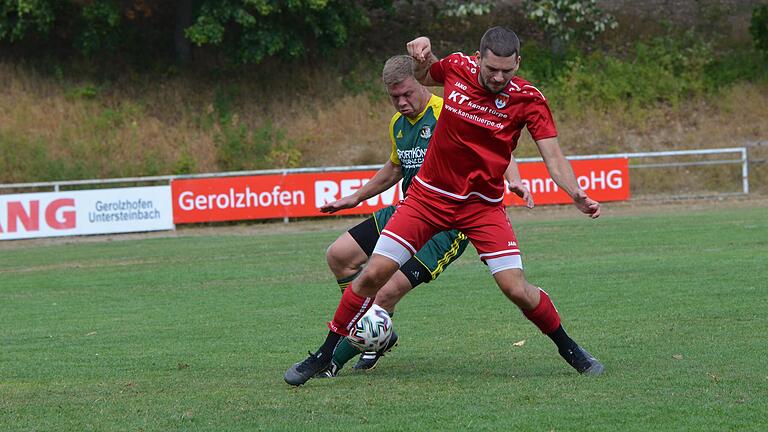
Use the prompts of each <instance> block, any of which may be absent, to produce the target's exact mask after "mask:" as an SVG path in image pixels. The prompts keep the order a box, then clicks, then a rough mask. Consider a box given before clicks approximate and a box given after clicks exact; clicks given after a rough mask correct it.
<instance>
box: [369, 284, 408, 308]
mask: <svg viewBox="0 0 768 432" xmlns="http://www.w3.org/2000/svg"><path fill="white" fill-rule="evenodd" d="M403 294H404V293H401V292H400V291H399V290H396V289H394V290H393V289H389V286H388V285H387V286H384V288H382V289H381V290H379V292H378V293H376V304H377V305H379V306H381V307H383V308H384V309H386V310H387V311H393V310H394V309H395V305H396V304H397V302H399V301H400V299H401V298H402V297H403Z"/></svg>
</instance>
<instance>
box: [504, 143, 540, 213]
mask: <svg viewBox="0 0 768 432" xmlns="http://www.w3.org/2000/svg"><path fill="white" fill-rule="evenodd" d="M504 178H505V179H506V180H507V182H508V183H509V186H508V187H509V190H510V192H512V193H514V194H515V195H517V196H519V197H520V198H522V199H523V201H525V206H526V207H528V208H533V206H534V202H533V196H532V195H531V192H530V191H529V190H528V188H527V187H526V186H525V184H524V183H523V179H522V178H521V177H520V170H519V169H518V167H517V161H516V160H515V157H514V156H512V158H511V159H510V160H509V165H508V166H507V170H506V171H505V172H504Z"/></svg>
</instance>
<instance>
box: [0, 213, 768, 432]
mask: <svg viewBox="0 0 768 432" xmlns="http://www.w3.org/2000/svg"><path fill="white" fill-rule="evenodd" d="M514 211H519V210H513V212H514ZM639 213H642V212H639ZM513 217H514V216H513ZM355 221H356V220H350V224H351V223H354V222H355ZM516 229H517V231H518V236H519V239H520V242H521V245H522V247H523V251H524V254H525V255H524V262H525V263H526V269H527V274H528V278H529V279H530V280H531V281H532V282H534V283H537V284H539V285H541V286H542V287H544V288H545V289H546V290H547V291H548V292H549V293H550V295H551V296H552V298H553V300H554V301H555V304H556V305H557V307H558V309H559V311H560V313H561V315H562V316H563V321H564V324H565V326H566V328H567V329H568V330H569V331H570V333H571V334H572V335H573V336H574V338H575V339H576V340H577V341H579V342H581V343H582V344H583V345H584V346H585V347H586V348H587V349H588V350H590V351H591V352H592V353H593V354H595V355H596V356H597V357H598V358H600V359H601V360H602V361H603V362H604V363H605V365H606V368H607V372H606V374H605V375H603V376H601V377H597V378H588V377H582V376H579V375H577V374H576V373H575V372H573V371H572V370H571V369H570V367H568V366H567V365H566V364H565V363H564V362H563V361H562V360H561V359H560V357H559V356H558V355H557V353H556V350H555V348H554V345H553V344H552V343H551V342H550V341H549V339H548V338H546V337H545V336H543V335H541V334H539V333H538V331H537V330H536V328H535V327H534V326H533V325H532V324H530V323H529V322H528V321H527V320H525V319H524V318H523V317H522V315H521V314H520V313H519V312H518V311H517V310H516V309H515V308H514V307H513V306H512V304H511V303H509V302H508V301H507V300H505V299H504V297H503V296H502V294H501V293H500V292H499V290H498V289H497V288H496V287H495V286H494V284H493V283H492V280H491V278H490V276H489V275H488V273H487V270H486V269H485V268H484V266H483V265H482V264H481V263H480V262H479V261H478V260H477V257H476V255H475V253H474V250H472V249H471V248H470V249H469V250H468V251H467V253H466V254H465V256H464V257H463V258H461V259H460V260H459V261H458V262H456V263H455V265H454V266H452V267H451V268H449V269H448V270H447V271H446V273H445V274H443V275H442V276H441V277H440V278H439V280H438V281H437V282H436V283H432V284H429V285H426V286H423V287H420V288H419V289H417V290H416V291H414V292H413V293H412V294H410V295H409V296H408V297H406V298H405V299H404V300H403V301H402V303H401V304H400V308H399V310H398V313H397V315H396V316H395V323H396V326H397V328H398V332H399V334H400V336H401V344H400V347H399V348H397V349H396V350H395V351H394V352H393V353H392V354H391V355H389V356H387V357H386V358H385V359H384V360H383V361H382V363H381V364H380V365H379V367H378V368H377V369H376V370H375V371H372V372H369V373H354V372H353V371H351V370H346V369H345V370H344V371H343V372H342V375H341V376H340V377H339V378H337V379H333V380H311V381H309V382H308V383H307V385H305V386H303V387H300V388H291V387H289V386H288V385H286V384H285V383H283V379H282V376H283V372H284V371H285V370H286V369H287V368H288V367H289V366H290V365H291V364H292V363H294V362H296V361H299V360H300V359H303V358H304V357H305V356H306V352H307V350H309V349H315V348H316V347H317V345H319V343H320V342H321V341H322V339H323V337H324V334H325V333H326V330H325V327H324V322H325V321H326V320H327V319H328V318H329V317H330V316H331V314H332V313H333V310H334V308H335V306H336V304H337V302H338V298H339V294H338V288H336V287H335V284H334V281H333V279H332V277H331V276H330V274H329V273H328V271H327V270H326V268H325V260H324V252H325V248H326V247H327V245H328V244H329V243H330V242H331V241H332V240H333V239H334V238H335V237H336V236H337V235H338V234H339V231H338V230H335V229H334V230H330V229H322V228H321V229H319V230H317V229H316V230H314V231H312V232H303V233H282V234H281V233H270V234H259V235H217V236H207V237H200V236H181V237H168V238H151V239H144V240H125V241H123V240H121V241H96V242H91V241H89V242H78V241H58V242H53V244H48V243H39V242H38V243H29V242H27V243H24V242H16V243H14V244H13V245H12V246H11V247H4V248H3V249H0V430H1V431H171V430H173V431H175V430H190V431H196V430H207V431H239V430H242V431H251V430H268V431H273V430H296V431H315V430H386V431H390V430H414V431H431V430H461V431H472V430H523V431H527V430H531V431H552V430H554V431H580V430H588V431H591V430H604V431H619V430H620V431H625V430H638V431H646V430H657V431H666V430H692V431H702V430H711V431H724V430H738V431H743V430H754V431H763V430H768V419H766V417H765V413H766V412H768V390H767V389H768V370H767V369H766V366H768V362H766V354H768V349H766V336H765V335H766V333H768V319H766V312H767V311H768V209H766V208H764V207H763V208H751V209H738V210H716V211H715V210H712V211H700V210H698V211H682V210H680V209H678V211H667V212H662V213H660V214H659V213H652V212H648V213H647V214H641V215H637V216H610V215H608V216H606V217H604V218H601V219H599V220H596V221H590V220H588V219H586V218H583V217H578V215H576V211H575V210H574V211H573V218H572V219H562V220H546V221H524V222H521V223H519V224H517V225H516ZM522 340H525V341H526V342H525V344H524V345H523V346H521V347H517V346H513V343H515V342H518V341H522ZM350 366H351V365H350ZM347 369H351V367H349V366H348V368H347Z"/></svg>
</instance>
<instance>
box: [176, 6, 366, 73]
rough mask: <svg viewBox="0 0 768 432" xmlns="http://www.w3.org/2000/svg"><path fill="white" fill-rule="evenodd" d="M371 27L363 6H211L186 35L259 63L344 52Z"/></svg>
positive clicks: (240, 57)
mask: <svg viewBox="0 0 768 432" xmlns="http://www.w3.org/2000/svg"><path fill="white" fill-rule="evenodd" d="M368 24H369V20H368V17H367V15H366V8H365V6H364V5H363V4H361V3H360V2H348V1H343V0H294V1H289V2H268V1H265V0H227V1H220V0H207V1H204V2H203V3H202V6H201V8H200V13H199V15H198V17H197V19H196V21H195V23H194V24H193V25H192V26H191V27H190V28H188V29H187V31H186V34H187V37H188V38H189V39H190V40H191V41H192V42H193V43H195V44H196V45H198V46H203V45H209V46H219V47H221V48H222V49H224V50H225V52H227V53H228V55H229V56H230V57H231V58H233V59H235V60H237V61H238V62H241V63H258V62H260V61H261V60H262V59H264V58H265V57H269V56H273V55H277V56H280V57H283V58H296V57H299V56H302V55H304V54H306V53H307V52H308V51H309V50H310V49H317V50H318V51H320V52H323V51H328V50H329V49H332V48H338V47H341V46H344V45H345V44H346V43H347V42H348V41H349V39H350V35H351V34H355V33H356V32H358V31H360V30H361V29H362V28H364V27H366V26H367V25H368Z"/></svg>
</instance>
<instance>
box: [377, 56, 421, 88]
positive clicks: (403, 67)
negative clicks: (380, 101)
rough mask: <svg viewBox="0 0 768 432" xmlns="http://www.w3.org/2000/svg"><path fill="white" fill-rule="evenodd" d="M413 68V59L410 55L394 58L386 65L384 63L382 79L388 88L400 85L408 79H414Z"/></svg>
mask: <svg viewBox="0 0 768 432" xmlns="http://www.w3.org/2000/svg"><path fill="white" fill-rule="evenodd" d="M413 68H414V62H413V57H411V56H409V55H396V56H392V57H390V58H389V60H387V62H386V63H384V70H382V72H381V79H382V81H384V85H385V86H387V87H389V86H392V85H395V84H399V83H401V82H403V81H405V80H406V79H407V78H408V77H411V78H414V76H413Z"/></svg>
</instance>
